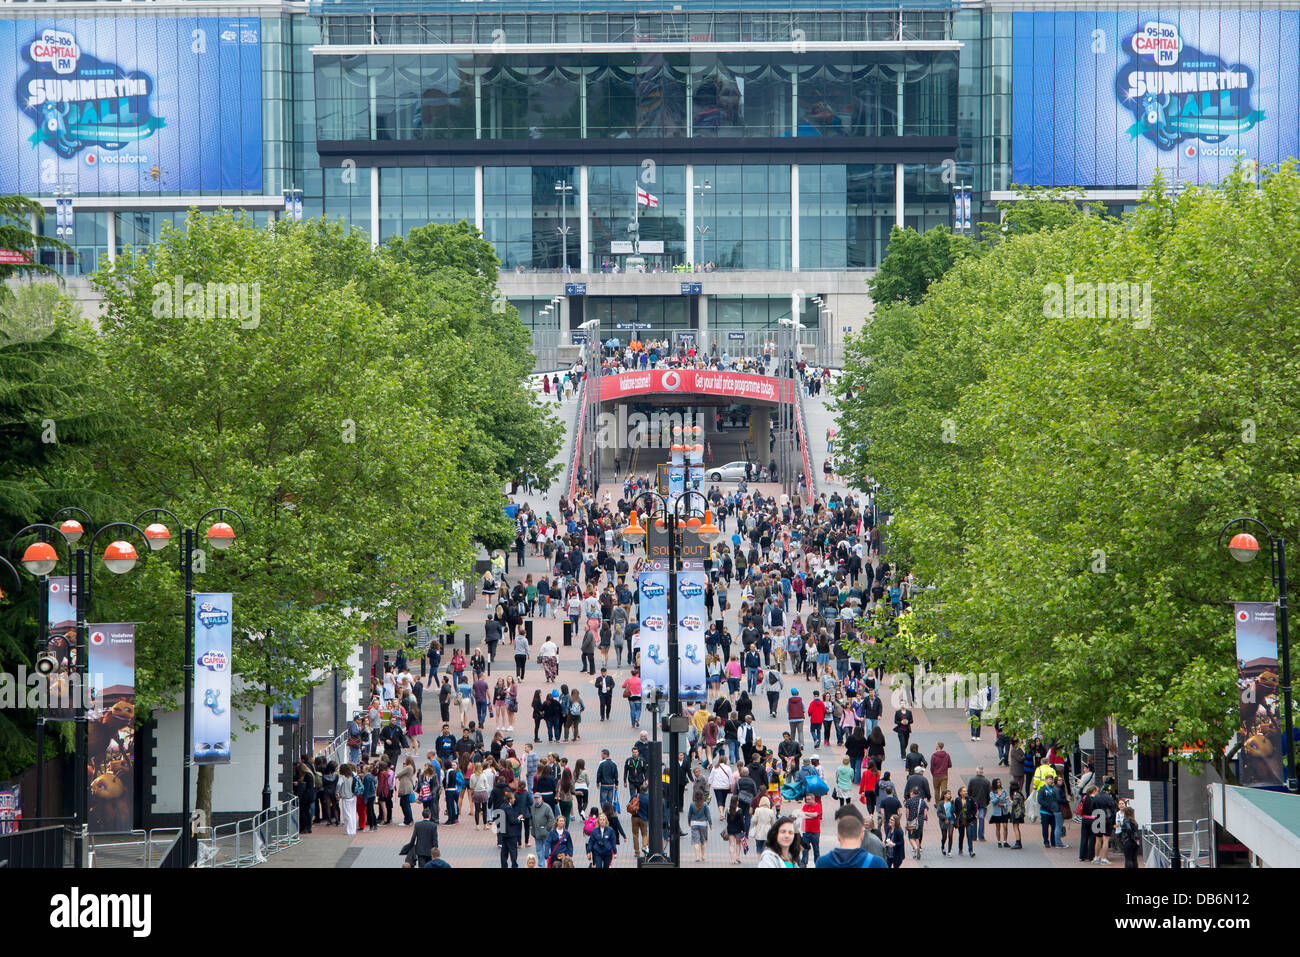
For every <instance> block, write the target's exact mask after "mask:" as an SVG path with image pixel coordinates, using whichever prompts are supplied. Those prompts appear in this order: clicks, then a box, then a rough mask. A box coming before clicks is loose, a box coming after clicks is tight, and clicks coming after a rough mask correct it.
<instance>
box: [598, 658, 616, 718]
mask: <svg viewBox="0 0 1300 957" xmlns="http://www.w3.org/2000/svg"><path fill="white" fill-rule="evenodd" d="M595 686H596V699H597V700H598V701H599V702H600V720H601V721H608V720H609V716H610V712H611V711H612V710H613V707H614V679H613V678H611V677H610V676H609V669H607V668H604V667H602V668H601V669H600V677H599V678H597V679H596V681H595Z"/></svg>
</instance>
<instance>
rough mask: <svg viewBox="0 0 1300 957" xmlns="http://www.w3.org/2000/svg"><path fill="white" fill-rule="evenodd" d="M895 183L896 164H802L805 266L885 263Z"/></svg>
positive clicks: (801, 262)
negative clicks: (883, 261) (882, 261)
mask: <svg viewBox="0 0 1300 957" xmlns="http://www.w3.org/2000/svg"><path fill="white" fill-rule="evenodd" d="M904 185H905V186H906V180H904ZM894 186H895V167H894V165H893V164H892V163H884V164H871V165H861V166H839V165H825V166H809V165H804V166H800V167H799V268H800V269H802V270H809V269H863V268H868V267H874V266H879V265H880V260H881V259H882V258H884V255H885V247H886V245H887V244H888V242H889V230H890V227H891V226H893V224H894V218H895V210H894V202H895V195H894ZM950 201H951V200H950Z"/></svg>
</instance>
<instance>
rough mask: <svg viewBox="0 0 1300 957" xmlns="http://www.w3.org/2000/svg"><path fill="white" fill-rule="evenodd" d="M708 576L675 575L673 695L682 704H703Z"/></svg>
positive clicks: (697, 572)
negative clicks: (690, 702)
mask: <svg viewBox="0 0 1300 957" xmlns="http://www.w3.org/2000/svg"><path fill="white" fill-rule="evenodd" d="M708 580H709V576H708V572H703V571H685V572H678V573H677V691H678V694H680V695H681V697H682V699H683V700H685V701H703V700H704V626H705V623H706V621H707V620H708V619H707V615H708V612H707V610H706V609H705V607H704V588H705V586H706V585H707V584H708Z"/></svg>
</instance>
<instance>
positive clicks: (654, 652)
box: [645, 645, 664, 665]
mask: <svg viewBox="0 0 1300 957" xmlns="http://www.w3.org/2000/svg"><path fill="white" fill-rule="evenodd" d="M645 653H646V657H647V658H649V659H650V660H651V661H653V662H654V663H655V664H657V665H662V664H663V663H664V660H663V659H662V658H661V657H659V646H658V645H650V646H649V647H647V648H646V651H645Z"/></svg>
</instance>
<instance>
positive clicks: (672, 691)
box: [623, 487, 722, 867]
mask: <svg viewBox="0 0 1300 957" xmlns="http://www.w3.org/2000/svg"><path fill="white" fill-rule="evenodd" d="M693 496H694V497H698V498H699V499H700V501H702V502H703V503H704V505H705V508H704V522H703V524H702V525H700V526H699V528H697V529H696V534H698V535H699V537H700V540H701V541H702V542H704V543H705V544H706V545H712V544H713V543H714V542H716V541H717V540H718V538H719V537H720V536H721V534H722V533H721V532H720V531H719V530H718V528H717V526H716V525H714V524H713V513H712V510H710V509H709V508H708V504H709V500H708V498H706V497H705V495H704V493H703V492H701V491H699V490H698V489H695V488H690V487H688V488H687V489H686V491H685V492H684V493H683V494H682V495H681V496H680V497H678V498H677V500H676V501H675V502H673V504H672V507H671V508H670V507H669V504H668V499H667V498H666V497H665V496H663V495H661V494H659V493H658V492H656V491H654V490H653V489H647V490H646V491H644V492H642V493H641V494H640V495H638V496H636V497H635V498H634V499H633V500H632V518H631V523H630V524H629V525H628V526H627V527H626V528H625V529H623V538H624V540H625V541H627V542H629V543H630V544H632V545H636V544H637V543H638V542H640V541H642V540H643V539H644V538H645V537H646V530H645V529H643V528H641V526H640V525H639V524H638V523H637V515H636V506H637V505H638V504H640V502H641V500H642V499H647V500H648V501H649V502H650V503H651V509H650V511H648V512H647V513H646V516H647V520H648V519H649V518H650V517H651V516H652V515H653V514H654V506H655V505H658V506H659V507H660V509H661V510H662V512H663V515H664V518H663V521H664V523H665V525H666V527H667V531H668V716H667V718H666V720H665V722H664V730H666V731H667V732H668V761H669V764H668V796H669V807H668V814H669V818H670V820H671V821H672V829H671V831H670V837H669V860H670V861H671V862H672V863H673V865H674V866H675V867H680V866H681V863H682V857H681V851H682V845H681V832H680V831H679V829H678V827H679V821H678V818H679V815H680V810H679V808H680V805H681V797H682V784H681V780H680V777H681V764H680V763H679V762H678V760H677V750H678V745H679V743H680V739H681V730H680V724H681V721H680V719H681V714H680V712H681V689H680V687H679V684H680V679H679V676H678V661H677V572H678V563H677V550H678V547H679V544H680V536H681V526H680V520H681V509H682V503H683V502H686V503H688V504H687V507H686V511H687V512H688V513H689V512H690V505H689V502H690V500H691V498H692V497H693ZM656 690H657V689H656ZM655 717H656V720H658V712H656V715H655ZM662 792H663V782H662V781H655V782H654V786H653V787H652V788H651V789H650V803H651V807H652V808H653V807H655V806H656V805H657V804H658V802H660V801H662V800H663V794H662ZM660 820H662V817H661V818H660ZM650 841H651V847H652V848H657V849H658V851H657V853H662V848H663V829H662V827H661V828H659V829H657V830H656V828H654V826H653V825H652V826H651V829H650Z"/></svg>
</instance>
